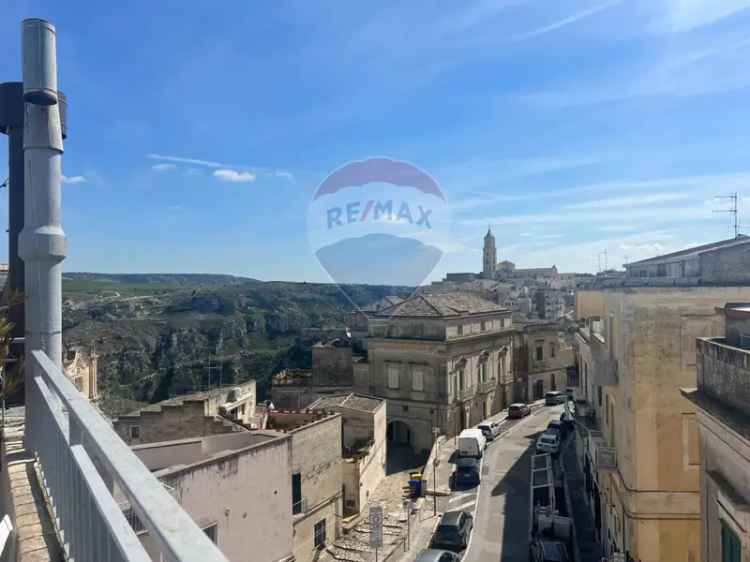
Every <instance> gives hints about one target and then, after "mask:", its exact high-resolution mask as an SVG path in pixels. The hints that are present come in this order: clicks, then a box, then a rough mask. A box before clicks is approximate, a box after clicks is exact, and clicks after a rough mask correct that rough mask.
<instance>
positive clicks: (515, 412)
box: [508, 402, 531, 420]
mask: <svg viewBox="0 0 750 562" xmlns="http://www.w3.org/2000/svg"><path fill="white" fill-rule="evenodd" d="M530 413H531V408H529V405H528V404H523V403H521V402H516V403H515V404H511V405H510V406H509V407H508V418H509V419H511V420H513V419H517V418H522V417H524V416H528V415H529V414H530Z"/></svg>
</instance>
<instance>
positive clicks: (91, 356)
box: [63, 347, 99, 402]
mask: <svg viewBox="0 0 750 562" xmlns="http://www.w3.org/2000/svg"><path fill="white" fill-rule="evenodd" d="M98 362H99V361H98V355H97V354H96V352H95V351H94V349H93V348H89V349H84V348H80V347H74V348H71V349H68V350H67V351H66V352H65V361H64V365H63V370H64V372H65V373H66V374H67V375H68V377H70V379H71V380H72V381H73V384H74V385H76V388H77V389H78V390H79V391H80V392H81V394H83V395H84V396H85V397H86V398H88V399H89V400H91V401H92V402H93V401H96V400H97V398H99V388H98V379H99V369H98Z"/></svg>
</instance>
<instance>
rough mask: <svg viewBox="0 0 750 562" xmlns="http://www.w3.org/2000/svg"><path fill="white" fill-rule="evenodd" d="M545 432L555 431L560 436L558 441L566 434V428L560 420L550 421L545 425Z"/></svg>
mask: <svg viewBox="0 0 750 562" xmlns="http://www.w3.org/2000/svg"><path fill="white" fill-rule="evenodd" d="M547 431H548V432H550V431H556V432H557V433H558V434H559V435H560V439H562V438H563V437H565V436H566V435H567V433H568V428H567V426H566V425H565V424H564V423H563V422H561V421H560V420H552V421H550V422H549V424H548V425H547Z"/></svg>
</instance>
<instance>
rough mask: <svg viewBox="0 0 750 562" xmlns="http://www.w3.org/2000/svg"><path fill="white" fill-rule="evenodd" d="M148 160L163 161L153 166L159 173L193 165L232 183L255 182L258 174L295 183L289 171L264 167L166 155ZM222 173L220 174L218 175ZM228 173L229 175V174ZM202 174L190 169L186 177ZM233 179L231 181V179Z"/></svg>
mask: <svg viewBox="0 0 750 562" xmlns="http://www.w3.org/2000/svg"><path fill="white" fill-rule="evenodd" d="M146 158H149V159H151V160H161V161H163V162H164V163H162V164H155V165H154V166H152V168H153V169H154V170H156V171H157V172H164V171H168V170H175V169H176V168H177V167H176V166H175V165H174V164H172V163H173V162H175V163H178V164H191V165H193V166H204V167H206V168H214V169H215V171H214V173H213V175H214V176H216V177H218V178H221V179H224V180H226V181H232V182H248V181H255V178H256V177H257V175H258V173H261V174H263V175H267V176H272V177H277V178H284V179H286V180H289V181H294V174H292V172H290V171H288V170H276V169H274V168H270V167H267V166H266V167H264V166H249V165H247V164H226V163H223V162H216V161H214V160H201V159H200V158H184V157H182V156H169V155H166V154H153V153H151V154H147V155H146ZM235 170H242V172H236V173H235ZM216 172H220V173H218V174H217V173H216ZM227 172H228V173H227ZM199 174H200V170H198V169H197V168H188V169H187V170H186V171H185V172H184V175H186V176H196V175H199ZM230 178H231V179H230Z"/></svg>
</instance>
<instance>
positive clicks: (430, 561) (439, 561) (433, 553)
mask: <svg viewBox="0 0 750 562" xmlns="http://www.w3.org/2000/svg"><path fill="white" fill-rule="evenodd" d="M459 560H461V557H460V556H459V555H458V554H456V553H455V552H451V551H449V550H436V549H434V548H429V549H426V550H423V551H422V552H420V553H419V554H417V560H416V561H415V562H458V561H459Z"/></svg>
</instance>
